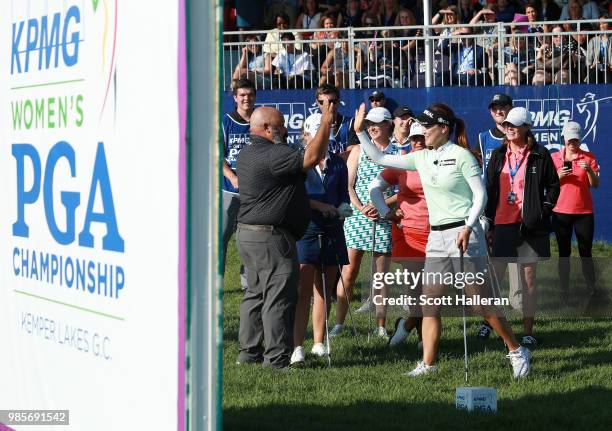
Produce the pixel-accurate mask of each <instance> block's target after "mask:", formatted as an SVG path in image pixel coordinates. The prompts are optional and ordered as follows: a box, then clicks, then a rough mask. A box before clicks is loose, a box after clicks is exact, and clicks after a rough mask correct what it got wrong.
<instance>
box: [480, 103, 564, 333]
mask: <svg viewBox="0 0 612 431" xmlns="http://www.w3.org/2000/svg"><path fill="white" fill-rule="evenodd" d="M503 127H505V129H506V139H504V142H503V144H502V145H500V146H499V147H498V148H497V149H496V150H495V151H493V153H492V154H491V159H490V160H489V165H488V168H487V175H486V178H487V194H488V195H489V201H488V203H487V207H486V209H485V217H486V218H487V219H488V221H489V224H490V226H491V230H490V231H489V234H488V236H489V238H490V239H491V240H492V255H493V257H494V258H498V259H495V269H496V273H497V274H499V275H500V276H503V274H504V273H505V265H506V264H507V263H508V260H513V261H515V262H517V263H519V264H520V270H519V273H520V274H521V278H522V285H523V286H524V289H523V329H524V334H523V338H522V340H521V342H522V344H525V345H535V344H536V343H537V341H536V339H535V338H534V337H533V324H534V320H535V311H536V289H535V276H536V267H537V263H538V261H539V260H540V259H542V258H548V257H550V239H549V233H550V231H551V222H550V216H551V214H552V210H553V208H554V207H555V204H556V203H557V198H558V197H559V177H558V176H557V171H556V170H555V166H554V164H553V161H552V158H551V157H550V153H549V152H548V150H547V149H546V148H545V147H544V146H541V145H539V144H538V143H537V142H536V140H535V137H534V136H533V133H531V114H530V113H529V111H527V110H526V109H525V108H522V107H519V108H513V109H511V110H510V112H509V113H508V116H507V117H506V120H505V121H504V123H503Z"/></svg>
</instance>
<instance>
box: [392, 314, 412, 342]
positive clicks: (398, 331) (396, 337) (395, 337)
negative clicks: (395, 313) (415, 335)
mask: <svg viewBox="0 0 612 431" xmlns="http://www.w3.org/2000/svg"><path fill="white" fill-rule="evenodd" d="M405 323H406V319H404V318H403V317H400V318H398V319H397V320H396V321H395V332H393V334H391V338H389V347H393V346H397V345H398V344H400V343H403V342H404V340H406V338H408V334H410V332H408V331H406V328H404V324H405Z"/></svg>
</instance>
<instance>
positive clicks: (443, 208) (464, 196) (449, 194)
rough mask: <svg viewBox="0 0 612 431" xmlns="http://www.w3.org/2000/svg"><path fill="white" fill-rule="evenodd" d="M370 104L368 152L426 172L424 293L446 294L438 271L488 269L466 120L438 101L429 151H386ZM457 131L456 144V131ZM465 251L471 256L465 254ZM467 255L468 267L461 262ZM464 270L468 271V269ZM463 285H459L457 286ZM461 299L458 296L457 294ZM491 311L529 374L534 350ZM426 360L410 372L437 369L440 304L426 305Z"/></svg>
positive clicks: (521, 373) (521, 371) (487, 309)
mask: <svg viewBox="0 0 612 431" xmlns="http://www.w3.org/2000/svg"><path fill="white" fill-rule="evenodd" d="M364 115H365V106H364V105H361V106H360V108H359V111H358V112H357V114H356V118H355V131H356V132H358V133H357V136H358V137H359V141H360V143H361V148H363V150H364V152H365V153H366V154H367V155H368V156H369V157H370V158H371V159H372V160H373V161H374V162H375V163H377V164H380V165H382V166H384V167H390V168H397V169H405V170H409V171H418V172H419V175H420V177H421V182H422V185H423V190H424V193H425V198H426V199H427V207H428V212H429V223H430V225H431V231H430V234H429V238H428V240H427V248H426V262H425V270H424V277H425V280H424V283H423V294H424V295H425V298H427V299H440V298H442V293H443V292H444V290H445V287H446V286H444V284H443V283H441V282H440V279H439V278H438V277H437V275H438V274H448V273H450V274H454V276H456V275H457V274H458V273H460V272H465V273H468V272H470V273H472V274H477V273H484V271H485V268H486V253H487V245H486V242H485V233H484V229H483V227H481V225H480V224H479V223H478V219H479V216H480V214H481V212H482V210H483V208H484V206H485V203H486V200H487V199H486V192H485V189H484V186H483V184H482V181H481V177H480V175H481V171H480V165H479V164H478V162H477V160H476V159H475V158H474V156H473V155H472V154H471V153H470V151H469V150H468V145H467V136H466V131H465V124H464V123H463V120H461V119H459V118H456V117H455V114H454V112H453V111H452V109H451V108H450V107H448V106H447V105H444V104H442V103H436V104H434V105H432V106H430V107H429V108H427V109H426V110H425V111H424V112H423V114H421V115H420V116H419V117H418V118H417V121H418V122H419V123H421V124H422V125H423V126H424V127H425V144H426V145H427V147H428V148H430V149H427V150H423V151H417V152H412V153H409V154H406V155H400V156H398V155H393V156H391V155H384V154H383V153H382V152H381V151H380V150H378V149H377V148H376V147H375V146H374V145H373V144H372V143H371V141H370V138H369V137H368V135H367V133H365V132H364V131H363V120H364ZM453 131H454V132H455V140H456V142H457V143H454V142H453V141H451V140H450V136H451V134H452V133H453ZM460 256H464V257H465V258H466V259H462V258H461V257H460ZM464 260H465V267H464V268H462V267H461V266H462V265H461V262H462V261H464ZM462 270H463V271H462ZM457 287H459V286H457ZM462 288H464V289H465V296H466V297H467V296H470V297H474V296H475V295H476V294H477V295H482V296H489V295H488V293H489V292H488V286H487V285H486V284H477V283H472V284H467V283H466V284H465V285H464V286H463V287H462ZM455 298H457V296H455ZM474 308H475V311H477V312H478V313H479V314H481V315H483V316H486V319H487V321H488V322H489V324H491V325H492V326H493V328H494V329H495V331H496V332H497V333H498V334H499V335H500V336H501V337H502V338H503V340H504V342H505V343H506V345H507V346H508V348H509V350H510V352H509V354H508V356H507V357H508V358H509V359H510V362H511V364H512V368H513V372H514V377H515V378H518V377H525V376H527V375H528V374H529V369H530V368H529V360H530V358H531V352H530V351H529V350H528V349H526V348H524V347H522V346H521V345H520V344H519V343H518V342H517V340H516V338H515V336H514V333H513V332H512V329H511V327H510V325H509V324H508V321H507V320H506V319H505V317H503V315H502V314H501V313H500V311H499V309H498V308H497V307H495V306H478V307H474ZM422 311H423V331H422V332H423V360H422V361H420V362H419V363H418V364H417V366H416V368H415V369H414V370H412V371H411V372H409V373H408V375H409V376H413V377H414V376H421V375H425V374H430V373H433V372H436V371H437V370H438V367H437V366H436V359H437V358H436V356H437V352H438V343H439V341H440V335H441V332H442V321H441V318H440V306H439V305H435V304H434V305H431V306H430V305H429V304H427V305H423V307H422Z"/></svg>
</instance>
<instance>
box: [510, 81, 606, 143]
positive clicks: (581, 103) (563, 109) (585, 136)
mask: <svg viewBox="0 0 612 431" xmlns="http://www.w3.org/2000/svg"><path fill="white" fill-rule="evenodd" d="M608 99H612V97H603V98H600V99H598V98H597V96H596V95H595V94H593V93H590V92H589V93H586V94H585V95H584V97H582V98H580V99H579V100H578V101H577V100H576V99H574V98H572V97H570V98H559V99H517V100H515V101H514V106H522V107H524V108H526V109H527V110H528V111H530V112H531V116H532V118H531V119H532V126H531V129H532V131H533V133H534V135H535V137H536V139H537V141H538V142H540V143H542V144H544V145H546V147H547V148H548V149H550V150H553V151H555V150H558V149H559V148H561V147H562V146H563V140H562V139H563V138H562V137H561V130H562V129H563V126H564V125H565V123H567V122H568V121H576V122H578V123H580V125H581V127H582V142H583V147H584V148H585V149H586V150H588V147H589V145H593V144H594V143H595V142H596V138H597V121H598V120H599V110H600V109H599V108H600V104H601V103H602V102H604V101H605V102H604V103H607V101H608Z"/></svg>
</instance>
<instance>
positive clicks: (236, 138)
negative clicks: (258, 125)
mask: <svg viewBox="0 0 612 431" xmlns="http://www.w3.org/2000/svg"><path fill="white" fill-rule="evenodd" d="M250 128H251V126H250V124H249V122H248V121H245V120H244V118H242V117H241V116H240V114H238V111H234V112H232V113H230V114H226V115H225V116H224V117H223V149H224V153H223V157H224V158H225V161H226V162H227V164H228V165H229V167H230V168H231V169H232V171H234V172H236V160H237V158H238V153H240V150H242V148H244V146H245V145H248V144H250V143H251V138H250ZM223 190H225V191H226V192H231V193H238V189H237V188H235V187H234V186H232V183H231V182H230V180H228V179H227V178H226V177H225V176H224V177H223Z"/></svg>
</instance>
